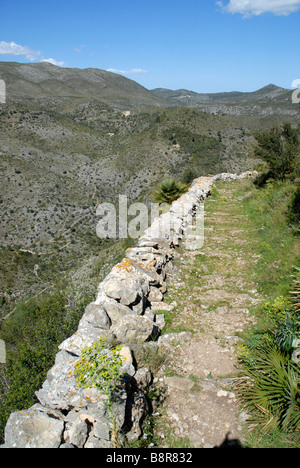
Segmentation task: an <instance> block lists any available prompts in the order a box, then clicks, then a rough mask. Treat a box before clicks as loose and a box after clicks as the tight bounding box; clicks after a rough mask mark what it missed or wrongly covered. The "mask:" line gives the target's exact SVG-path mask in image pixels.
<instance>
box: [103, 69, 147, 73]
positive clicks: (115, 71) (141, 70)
mask: <svg viewBox="0 0 300 468" xmlns="http://www.w3.org/2000/svg"><path fill="white" fill-rule="evenodd" d="M106 71H108V72H112V73H118V74H119V75H139V74H145V73H148V71H147V70H144V69H143V68H131V70H118V69H117V68H108V69H107V70H106Z"/></svg>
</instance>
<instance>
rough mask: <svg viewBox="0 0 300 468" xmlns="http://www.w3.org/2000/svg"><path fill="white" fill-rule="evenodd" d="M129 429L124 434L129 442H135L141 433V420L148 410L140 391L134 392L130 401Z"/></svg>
mask: <svg viewBox="0 0 300 468" xmlns="http://www.w3.org/2000/svg"><path fill="white" fill-rule="evenodd" d="M130 408H131V423H132V427H131V430H130V431H129V432H128V433H127V434H126V437H127V440H128V442H129V443H132V442H135V441H136V440H138V439H139V438H140V437H141V435H142V429H141V421H142V420H143V418H144V417H145V416H146V415H147V413H148V412H149V406H148V403H147V400H146V397H145V395H144V393H143V392H142V391H138V392H136V393H134V394H133V395H132V397H131V401H130Z"/></svg>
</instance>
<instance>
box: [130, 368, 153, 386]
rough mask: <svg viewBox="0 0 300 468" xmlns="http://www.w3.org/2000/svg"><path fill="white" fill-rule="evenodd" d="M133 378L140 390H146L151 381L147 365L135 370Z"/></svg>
mask: <svg viewBox="0 0 300 468" xmlns="http://www.w3.org/2000/svg"><path fill="white" fill-rule="evenodd" d="M134 379H135V381H136V383H137V386H138V387H139V388H140V389H141V390H146V389H147V388H148V387H149V385H150V384H151V382H152V374H151V371H150V370H149V369H148V368H147V367H141V368H140V369H138V370H137V371H136V374H135V376H134Z"/></svg>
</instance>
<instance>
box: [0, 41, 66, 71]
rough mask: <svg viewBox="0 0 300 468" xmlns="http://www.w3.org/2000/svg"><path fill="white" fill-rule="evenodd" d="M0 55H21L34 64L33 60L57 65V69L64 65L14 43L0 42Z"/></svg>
mask: <svg viewBox="0 0 300 468" xmlns="http://www.w3.org/2000/svg"><path fill="white" fill-rule="evenodd" d="M0 55H16V56H17V55H23V56H25V57H26V58H27V60H30V62H34V61H35V60H39V61H40V62H49V63H52V64H53V65H57V66H58V67H63V66H64V65H65V63H64V62H62V61H58V60H55V59H53V58H48V59H47V58H45V57H44V56H43V54H42V53H41V52H40V51H35V50H31V49H30V48H29V47H27V46H22V45H20V44H16V43H15V42H4V41H1V42H0Z"/></svg>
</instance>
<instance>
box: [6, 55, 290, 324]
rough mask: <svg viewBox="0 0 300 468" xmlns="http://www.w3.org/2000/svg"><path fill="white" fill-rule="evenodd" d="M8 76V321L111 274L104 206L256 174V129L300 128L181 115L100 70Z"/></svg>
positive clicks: (45, 68) (17, 68) (21, 69)
mask: <svg viewBox="0 0 300 468" xmlns="http://www.w3.org/2000/svg"><path fill="white" fill-rule="evenodd" d="M0 78H1V79H4V80H5V81H6V85H7V104H6V105H2V106H1V107H0V141H1V146H0V168H1V171H0V184H1V197H0V215H1V220H2V222H1V228H0V243H1V260H0V267H1V268H0V270H1V275H0V290H1V294H0V302H1V304H4V307H3V308H2V315H5V314H6V313H7V312H8V310H10V308H11V307H13V306H14V304H15V302H16V301H17V300H18V299H19V298H21V297H27V296H28V295H33V294H36V293H39V292H40V291H42V290H43V289H44V288H45V287H49V285H50V286H51V285H53V279H54V278H59V277H61V276H66V275H68V274H69V273H70V271H74V272H76V269H77V267H78V265H82V262H83V259H84V261H85V262H87V264H92V265H94V266H95V268H96V271H98V272H99V275H101V274H102V273H101V271H102V269H104V271H105V268H107V267H105V264H106V263H109V261H113V260H114V258H113V257H114V255H117V253H116V252H117V251H118V248H117V247H116V243H115V242H111V241H110V242H108V241H101V240H100V239H98V237H97V235H96V225H97V217H96V216H95V210H96V207H97V205H98V203H100V202H107V201H109V202H118V196H119V194H126V195H127V196H128V199H129V201H145V202H147V203H149V202H151V201H152V193H153V190H154V188H155V186H156V185H157V184H158V183H159V182H160V181H161V180H163V179H164V178H166V177H170V176H172V177H175V178H177V179H181V178H182V177H183V176H184V174H185V172H186V171H187V170H190V171H191V172H192V175H193V176H194V177H198V176H201V175H208V174H216V173H220V172H224V171H225V172H226V171H229V172H240V171H246V170H248V169H252V168H253V167H255V165H257V163H258V162H259V161H257V160H254V159H253V151H252V143H253V141H254V140H253V136H252V131H253V130H255V129H260V128H269V127H270V126H272V125H277V124H280V123H281V122H282V121H283V119H284V120H286V119H287V120H288V119H290V120H292V121H294V120H295V117H294V116H282V115H272V116H268V115H267V116H265V117H259V118H257V117H255V116H248V115H245V116H235V115H218V116H216V115H211V114H210V113H204V112H202V111H201V110H200V109H196V108H195V109H190V108H187V107H182V106H181V107H175V106H174V103H173V104H172V103H167V101H166V100H165V99H162V98H161V97H156V96H154V95H153V93H151V92H150V91H148V90H146V89H145V88H143V87H142V86H140V85H138V84H137V83H135V82H133V81H132V80H128V79H127V78H125V77H122V76H120V75H116V74H113V73H108V72H105V71H102V70H93V69H87V70H79V69H64V68H59V67H55V66H54V65H51V64H47V63H40V64H18V63H0ZM273 91H274V90H272V89H271V90H269V93H270V92H271V93H272V92H273ZM275 92H276V93H277V91H276V90H275ZM258 94H260V93H259V92H258ZM280 95H281V92H280ZM116 242H117V244H118V245H119V242H118V240H117V241H116ZM107 249H112V250H111V251H109V252H110V253H109V254H108V253H107ZM120 249H121V250H122V246H121V244H120ZM24 250H25V251H26V250H27V251H30V252H31V253H29V252H24ZM119 254H121V253H120V252H119ZM106 257H108V259H110V260H108V261H106V260H105V261H104V259H106ZM89 262H91V263H89ZM102 267H103V268H102Z"/></svg>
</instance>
